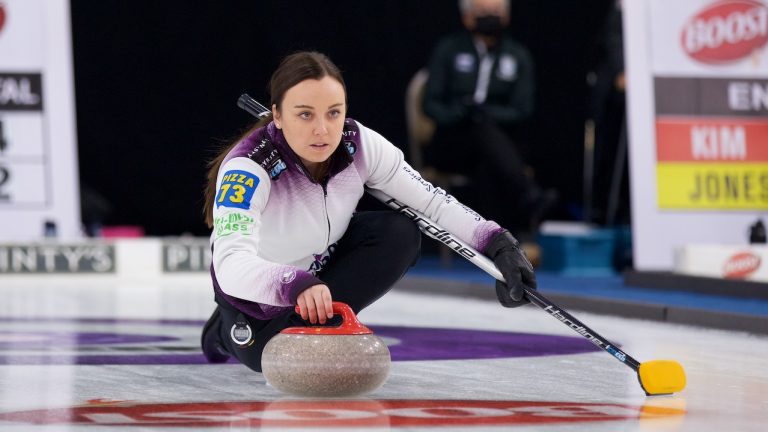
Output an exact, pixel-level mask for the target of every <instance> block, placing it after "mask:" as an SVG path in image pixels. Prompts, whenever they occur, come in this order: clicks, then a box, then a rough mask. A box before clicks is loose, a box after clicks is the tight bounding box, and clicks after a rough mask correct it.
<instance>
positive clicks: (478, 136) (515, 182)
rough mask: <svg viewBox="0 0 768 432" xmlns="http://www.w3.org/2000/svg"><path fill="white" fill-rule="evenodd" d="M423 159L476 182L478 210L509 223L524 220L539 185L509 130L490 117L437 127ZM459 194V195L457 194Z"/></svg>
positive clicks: (438, 167)
mask: <svg viewBox="0 0 768 432" xmlns="http://www.w3.org/2000/svg"><path fill="white" fill-rule="evenodd" d="M425 159H426V163H427V164H429V165H431V166H434V167H435V168H437V169H439V170H441V171H447V172H454V173H461V174H464V175H467V176H469V177H470V178H472V179H473V180H474V181H475V182H477V183H479V185H478V186H479V187H480V189H481V190H482V193H479V194H474V195H477V196H478V197H482V199H481V201H480V202H472V204H474V205H476V206H477V207H478V208H477V209H476V210H479V211H480V212H481V214H483V215H484V216H486V217H487V218H489V219H493V220H495V221H497V222H499V223H500V224H501V225H502V226H506V227H513V226H517V225H520V224H521V223H524V221H526V220H527V218H528V217H529V215H528V214H527V212H528V211H529V208H528V206H529V205H530V203H531V201H532V199H533V197H534V196H536V194H538V193H539V192H540V191H539V187H538V186H537V185H536V184H535V182H534V181H533V179H532V178H531V177H530V176H529V175H526V172H525V171H526V166H525V163H524V162H523V159H522V157H521V155H520V152H519V150H518V148H517V147H516V144H515V142H514V141H513V140H512V138H511V137H510V135H509V133H508V132H507V131H506V130H504V129H503V128H501V127H500V126H498V125H497V124H495V123H494V122H492V121H490V120H478V121H470V120H467V121H465V122H462V123H460V124H457V125H454V126H443V127H438V128H437V130H436V131H435V136H434V138H433V139H432V143H431V144H430V145H429V146H428V147H427V148H426V154H425ZM459 198H461V197H459Z"/></svg>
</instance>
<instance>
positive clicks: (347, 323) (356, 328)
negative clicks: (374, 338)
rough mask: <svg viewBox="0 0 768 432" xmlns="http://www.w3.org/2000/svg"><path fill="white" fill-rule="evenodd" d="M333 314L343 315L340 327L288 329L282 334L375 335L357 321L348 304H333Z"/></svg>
mask: <svg viewBox="0 0 768 432" xmlns="http://www.w3.org/2000/svg"><path fill="white" fill-rule="evenodd" d="M296 313H299V307H298V306H296ZM333 314H334V315H341V324H340V325H339V326H338V327H323V326H316V327H288V328H287V329H284V330H283V331H281V332H280V333H286V334H306V335H363V334H372V333H373V332H372V331H371V329H369V328H368V327H366V326H364V325H363V324H361V323H360V321H358V320H357V316H355V313H354V312H353V311H352V308H351V307H349V305H347V304H346V303H342V302H333Z"/></svg>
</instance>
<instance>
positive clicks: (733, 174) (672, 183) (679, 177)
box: [656, 162, 768, 210]
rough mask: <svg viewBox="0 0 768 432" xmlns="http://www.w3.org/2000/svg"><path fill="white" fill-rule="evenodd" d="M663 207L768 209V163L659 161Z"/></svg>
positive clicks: (660, 198) (657, 173)
mask: <svg viewBox="0 0 768 432" xmlns="http://www.w3.org/2000/svg"><path fill="white" fill-rule="evenodd" d="M656 178H657V181H658V187H659V190H658V193H659V208H662V209H711V210H765V209H768V163H764V162H761V163H701V162H697V163H658V165H657V166H656Z"/></svg>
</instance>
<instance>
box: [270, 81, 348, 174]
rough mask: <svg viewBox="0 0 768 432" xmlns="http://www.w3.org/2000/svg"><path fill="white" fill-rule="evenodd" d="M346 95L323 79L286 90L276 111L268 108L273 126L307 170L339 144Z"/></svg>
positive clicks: (305, 82) (338, 84)
mask: <svg viewBox="0 0 768 432" xmlns="http://www.w3.org/2000/svg"><path fill="white" fill-rule="evenodd" d="M345 101H346V95H345V93H344V87H343V86H342V85H341V83H340V82H338V81H336V80H335V79H333V78H331V77H330V76H325V77H323V78H321V79H319V80H316V79H308V80H304V81H302V82H300V83H298V84H296V85H295V86H293V87H291V88H290V89H288V91H287V92H285V96H284V97H283V103H282V107H281V108H280V110H279V111H278V110H277V106H276V105H272V115H273V116H274V120H275V126H277V127H278V128H279V129H282V131H283V135H284V136H285V140H286V141H287V142H288V145H289V146H290V147H291V149H292V150H293V151H294V152H295V153H296V154H297V155H298V156H299V158H300V159H301V161H302V162H303V163H304V165H305V166H306V167H307V168H308V169H312V168H313V167H315V166H317V164H318V163H321V162H324V161H326V160H327V159H328V158H329V157H330V156H331V154H333V152H334V151H335V150H336V147H338V146H339V143H340V142H341V133H342V131H343V128H344V117H345V115H346V111H347V109H346V104H345Z"/></svg>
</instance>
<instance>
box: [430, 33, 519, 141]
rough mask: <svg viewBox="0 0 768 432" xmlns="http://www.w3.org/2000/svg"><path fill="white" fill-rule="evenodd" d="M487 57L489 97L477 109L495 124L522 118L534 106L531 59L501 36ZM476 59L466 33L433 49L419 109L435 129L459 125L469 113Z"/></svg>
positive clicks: (448, 38)
mask: <svg viewBox="0 0 768 432" xmlns="http://www.w3.org/2000/svg"><path fill="white" fill-rule="evenodd" d="M491 54H492V55H494V61H493V67H492V71H491V75H490V82H489V85H488V94H487V97H486V100H485V102H484V103H483V104H481V105H480V107H481V109H482V111H483V113H485V115H487V116H488V117H490V118H491V119H492V120H494V121H496V122H497V123H499V124H500V125H510V124H513V123H516V122H519V121H521V120H524V119H526V118H527V117H528V116H530V114H531V113H532V112H533V103H534V75H533V60H532V59H531V56H530V54H529V53H528V50H526V49H525V47H523V46H522V45H520V44H518V43H517V42H515V41H514V40H512V39H511V38H509V37H506V36H505V37H504V38H503V39H502V40H501V43H500V45H498V46H497V47H496V48H495V49H494V50H493V51H491ZM480 61H481V60H480V58H479V56H478V53H477V49H476V47H475V43H474V39H473V37H472V34H471V33H469V32H467V31H464V32H461V33H458V34H454V35H451V36H447V37H446V38H444V39H443V40H441V41H440V43H439V44H438V45H437V47H436V48H435V51H434V53H433V54H432V58H431V60H430V62H429V78H428V80H427V84H426V88H425V91H424V105H423V108H424V113H425V114H426V115H427V116H429V117H431V118H432V119H433V120H434V121H435V122H436V123H437V125H438V126H443V125H450V124H455V123H459V122H461V121H463V120H465V119H467V118H468V116H469V115H470V112H471V108H470V106H471V105H473V104H474V100H473V95H474V93H475V88H476V86H477V80H478V70H479V67H480V66H479V65H480Z"/></svg>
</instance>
